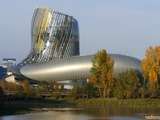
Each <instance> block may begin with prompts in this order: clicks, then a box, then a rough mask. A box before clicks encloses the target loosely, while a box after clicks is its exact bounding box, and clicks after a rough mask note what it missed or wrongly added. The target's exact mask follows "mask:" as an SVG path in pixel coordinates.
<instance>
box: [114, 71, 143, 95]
mask: <svg viewBox="0 0 160 120" xmlns="http://www.w3.org/2000/svg"><path fill="white" fill-rule="evenodd" d="M115 80H116V81H115V84H114V87H113V94H114V97H117V98H137V97H139V96H140V95H141V93H140V90H141V88H142V84H141V82H140V79H139V77H138V76H137V73H136V72H135V71H134V70H128V71H126V72H123V73H120V74H119V75H118V76H117V77H116V79H115Z"/></svg>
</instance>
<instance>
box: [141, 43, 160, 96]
mask: <svg viewBox="0 0 160 120" xmlns="http://www.w3.org/2000/svg"><path fill="white" fill-rule="evenodd" d="M141 68H142V71H143V76H144V78H145V80H146V81H147V88H148V89H149V91H150V92H151V93H152V94H153V93H154V92H155V91H157V90H158V89H159V87H160V46H155V47H149V48H148V49H147V50H146V53H145V57H144V58H143V60H142V63H141Z"/></svg>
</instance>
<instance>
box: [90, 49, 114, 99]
mask: <svg viewBox="0 0 160 120" xmlns="http://www.w3.org/2000/svg"><path fill="white" fill-rule="evenodd" d="M92 63H93V67H92V68H91V71H90V72H91V76H90V78H89V79H90V82H91V83H93V84H94V85H95V86H96V87H97V88H98V91H99V95H100V96H101V97H102V96H103V97H109V96H110V92H111V88H112V86H113V65H114V62H113V60H112V58H111V57H110V55H109V54H108V53H107V52H106V50H104V49H102V50H100V51H98V52H97V54H96V55H95V57H94V58H93V61H92Z"/></svg>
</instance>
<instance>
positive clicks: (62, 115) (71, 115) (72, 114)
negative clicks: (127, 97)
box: [0, 107, 160, 120]
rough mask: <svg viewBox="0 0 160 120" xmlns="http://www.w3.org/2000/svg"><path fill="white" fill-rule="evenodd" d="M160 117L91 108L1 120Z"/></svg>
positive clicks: (154, 111) (157, 111)
mask: <svg viewBox="0 0 160 120" xmlns="http://www.w3.org/2000/svg"><path fill="white" fill-rule="evenodd" d="M145 114H147V115H151V114H152V115H160V109H127V108H111V107H110V108H89V109H84V110H81V111H47V112H46V111H45V112H32V113H28V114H23V115H10V116H2V117H0V120H143V119H144V115H145Z"/></svg>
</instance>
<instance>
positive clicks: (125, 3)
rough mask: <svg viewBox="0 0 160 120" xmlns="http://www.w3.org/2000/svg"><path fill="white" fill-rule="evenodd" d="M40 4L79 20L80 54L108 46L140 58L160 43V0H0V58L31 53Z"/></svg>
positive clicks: (86, 53) (23, 55)
mask: <svg viewBox="0 0 160 120" xmlns="http://www.w3.org/2000/svg"><path fill="white" fill-rule="evenodd" d="M37 7H50V8H53V9H55V10H56V11H60V12H63V13H65V14H69V15H71V16H73V17H74V18H76V19H77V20H78V22H79V29H80V52H81V55H88V54H93V53H95V52H97V50H99V49H101V48H105V49H107V50H108V52H110V53H119V54H124V55H129V56H133V57H137V58H140V59H141V58H142V57H143V56H144V53H145V49H146V48H147V47H149V46H151V45H158V44H160V0H1V2H0V59H2V58H4V57H5V58H6V57H9V58H10V57H15V58H16V59H17V60H18V61H20V60H22V59H23V58H24V57H25V56H26V55H27V54H28V53H29V51H30V46H31V45H30V44H31V34H30V32H31V18H32V14H33V11H34V9H35V8H37Z"/></svg>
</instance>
